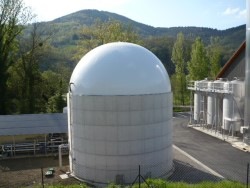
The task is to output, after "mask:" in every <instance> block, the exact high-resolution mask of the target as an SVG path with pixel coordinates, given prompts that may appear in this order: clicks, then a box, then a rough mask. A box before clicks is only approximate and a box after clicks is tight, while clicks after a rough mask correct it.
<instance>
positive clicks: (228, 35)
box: [49, 10, 246, 44]
mask: <svg viewBox="0 0 250 188" xmlns="http://www.w3.org/2000/svg"><path fill="white" fill-rule="evenodd" d="M166 19H167V18H166ZM96 20H100V21H101V22H106V21H109V20H117V21H119V22H121V23H123V24H125V25H129V26H132V27H133V29H134V30H136V31H137V32H138V34H140V36H142V37H148V36H162V35H168V36H170V37H176V35H177V34H178V33H179V32H182V33H183V34H184V35H185V37H186V38H189V39H194V38H196V37H197V36H200V37H201V38H202V40H203V41H204V42H205V43H207V42H209V40H210V37H211V36H219V37H222V38H223V40H226V42H225V43H231V42H232V44H233V43H235V42H236V44H240V43H241V42H242V41H243V40H244V39H245V28H246V27H245V25H241V26H238V27H235V28H229V29H227V30H217V29H212V28H205V27H170V28H160V27H152V26H149V25H146V24H142V23H139V22H136V21H133V20H131V19H129V18H127V17H124V16H121V15H118V14H115V13H111V12H106V11H98V10H82V11H78V12H75V13H72V14H69V15H66V16H63V17H60V18H58V19H55V20H53V21H51V22H49V24H56V25H61V26H62V29H63V26H71V27H72V28H78V27H79V26H84V25H85V26H90V25H92V24H94V23H95V21H96Z"/></svg>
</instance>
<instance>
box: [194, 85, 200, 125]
mask: <svg viewBox="0 0 250 188" xmlns="http://www.w3.org/2000/svg"><path fill="white" fill-rule="evenodd" d="M194 88H195V92H194V120H195V121H196V122H199V121H200V103H201V93H200V91H199V81H195V82H194Z"/></svg>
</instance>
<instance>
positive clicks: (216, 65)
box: [207, 37, 222, 79]
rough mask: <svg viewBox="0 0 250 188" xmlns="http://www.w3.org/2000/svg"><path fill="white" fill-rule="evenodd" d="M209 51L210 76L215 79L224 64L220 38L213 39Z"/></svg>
mask: <svg viewBox="0 0 250 188" xmlns="http://www.w3.org/2000/svg"><path fill="white" fill-rule="evenodd" d="M207 51H208V52H207V53H208V57H209V63H210V71H209V72H210V73H209V76H210V77H211V78H213V79H215V77H216V75H217V74H218V72H219V71H220V68H221V66H220V65H221V62H222V47H221V46H220V45H219V38H218V37H215V38H213V37H212V38H211V40H210V45H209V46H208V49H207Z"/></svg>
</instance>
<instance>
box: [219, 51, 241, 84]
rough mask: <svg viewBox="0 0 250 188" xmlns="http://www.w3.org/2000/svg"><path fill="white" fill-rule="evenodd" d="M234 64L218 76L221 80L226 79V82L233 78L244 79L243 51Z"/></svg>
mask: <svg viewBox="0 0 250 188" xmlns="http://www.w3.org/2000/svg"><path fill="white" fill-rule="evenodd" d="M235 61H237V62H234V63H231V65H230V66H229V67H228V68H227V69H226V70H225V72H224V74H223V75H222V76H220V77H221V78H227V79H228V80H233V79H234V77H237V78H245V50H243V51H242V52H241V53H240V54H239V55H238V56H237V58H236V59H235Z"/></svg>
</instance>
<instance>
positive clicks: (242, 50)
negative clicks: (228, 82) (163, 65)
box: [216, 41, 246, 79]
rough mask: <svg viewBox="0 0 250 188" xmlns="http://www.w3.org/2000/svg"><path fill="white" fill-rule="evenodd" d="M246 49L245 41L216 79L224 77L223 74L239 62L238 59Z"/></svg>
mask: <svg viewBox="0 0 250 188" xmlns="http://www.w3.org/2000/svg"><path fill="white" fill-rule="evenodd" d="M245 49H246V41H244V42H243V43H242V44H241V45H240V47H239V48H238V49H237V51H236V52H235V53H234V54H233V56H232V57H231V58H230V59H229V60H228V61H227V63H226V64H225V65H224V66H223V67H222V69H221V71H220V72H219V73H218V74H217V76H216V79H218V78H221V77H223V74H224V73H225V71H226V70H227V69H229V67H230V66H231V65H232V64H233V63H236V62H237V61H235V60H236V59H237V57H238V56H239V55H240V54H241V53H242V52H244V50H245Z"/></svg>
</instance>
